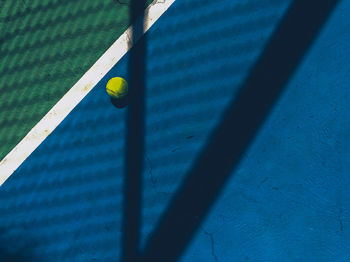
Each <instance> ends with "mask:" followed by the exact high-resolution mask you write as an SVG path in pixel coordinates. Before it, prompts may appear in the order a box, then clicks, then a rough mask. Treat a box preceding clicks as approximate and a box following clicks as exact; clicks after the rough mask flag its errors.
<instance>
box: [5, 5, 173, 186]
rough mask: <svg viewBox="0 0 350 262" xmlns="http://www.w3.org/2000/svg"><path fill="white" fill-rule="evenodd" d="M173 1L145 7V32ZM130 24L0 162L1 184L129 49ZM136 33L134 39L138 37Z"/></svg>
mask: <svg viewBox="0 0 350 262" xmlns="http://www.w3.org/2000/svg"><path fill="white" fill-rule="evenodd" d="M174 2H175V0H162V1H161V2H158V0H155V1H154V2H153V3H151V4H150V5H149V6H148V7H147V9H146V10H145V16H144V17H145V21H144V24H145V25H144V33H145V32H147V30H148V29H149V28H150V27H151V26H152V25H153V24H154V23H155V22H156V21H157V20H158V19H159V18H160V17H161V15H162V14H163V13H164V12H165V11H166V10H167V9H168V8H169V7H170V6H171V5H172V4H173V3H174ZM131 35H132V26H130V27H129V28H128V29H127V30H126V31H125V32H124V33H123V34H122V35H121V36H120V37H119V38H118V40H117V41H115V42H114V43H113V44H112V46H111V47H110V48H108V50H107V51H106V52H105V53H104V54H103V55H102V56H101V57H100V58H99V59H98V60H97V61H96V63H95V64H94V65H93V66H92V67H91V68H90V69H89V70H88V71H87V72H86V73H85V74H84V75H83V76H82V77H81V78H80V79H79V80H78V82H77V83H76V84H75V85H74V86H73V87H72V88H71V89H70V90H69V91H68V92H67V93H66V94H65V95H64V96H63V97H62V98H61V100H59V101H58V102H57V104H56V105H55V106H54V107H53V108H52V109H51V110H50V111H49V112H48V113H47V114H46V115H45V116H44V117H43V118H42V119H41V120H40V121H39V122H38V123H37V124H36V125H35V126H34V127H33V128H32V129H31V130H30V131H29V133H28V134H27V135H26V136H25V137H24V138H23V139H22V140H21V142H19V143H18V144H17V146H16V147H14V148H13V149H12V151H11V152H10V153H8V154H7V155H6V157H5V158H4V159H2V161H1V162H0V186H1V185H2V184H3V183H4V182H5V181H6V180H7V179H8V178H9V177H10V176H11V175H12V174H13V172H14V171H15V170H16V169H17V168H18V167H19V166H20V165H21V164H22V163H23V162H24V160H26V159H27V158H28V157H29V156H30V154H31V153H32V152H33V151H34V150H35V149H36V148H37V147H38V146H39V145H40V144H41V143H42V142H43V141H44V140H45V139H46V138H47V137H48V136H49V135H50V134H51V133H52V132H53V131H54V130H55V128H56V127H57V126H58V125H59V124H60V123H61V122H62V121H63V119H65V117H66V116H67V115H68V114H69V113H70V112H71V111H72V110H73V109H74V108H75V107H76V106H77V105H78V104H79V102H80V101H81V100H82V99H83V98H84V97H85V96H86V95H87V94H88V93H89V92H90V91H91V90H92V89H93V88H94V86H96V84H97V83H98V82H99V81H100V80H101V79H102V78H103V77H104V76H105V74H107V73H108V72H109V70H111V69H112V67H113V66H114V65H115V64H116V63H117V62H118V61H119V60H120V59H121V58H122V57H123V56H124V55H125V54H126V53H127V52H128V51H129V50H130V48H131V47H132V41H131ZM140 37H141V35H138V36H136V39H135V40H134V41H133V42H136V41H137V40H139V39H140Z"/></svg>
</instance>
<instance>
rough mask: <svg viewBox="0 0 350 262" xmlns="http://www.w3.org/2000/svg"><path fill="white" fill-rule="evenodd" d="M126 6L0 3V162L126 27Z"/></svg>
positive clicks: (101, 1) (54, 0) (102, 1)
mask: <svg viewBox="0 0 350 262" xmlns="http://www.w3.org/2000/svg"><path fill="white" fill-rule="evenodd" d="M129 2H130V1H129ZM129 2H128V1H126V4H120V3H118V2H117V1H113V0H110V1H106V0H96V1H95V0H94V1H84V0H77V1H67V0H51V1H49V0H43V1H42V0H34V1H26V0H23V1H22V0H15V1H10V0H3V1H1V2H0V5H1V9H0V57H1V59H0V76H1V77H0V93H1V96H0V126H1V129H0V160H1V159H3V158H4V157H5V156H6V154H7V153H9V152H10V151H11V150H12V148H13V147H14V146H15V145H16V144H17V143H18V142H20V141H21V139H22V138H23V137H24V136H25V135H26V134H27V133H28V132H29V131H30V130H31V129H32V128H33V126H34V125H35V124H36V123H37V122H38V121H39V120H40V119H41V118H42V117H43V116H44V115H45V114H46V113H47V112H48V111H49V110H50V109H51V108H52V107H53V106H54V105H55V104H56V102H57V101H58V100H59V99H60V98H61V97H62V96H63V95H64V94H65V93H66V92H67V91H68V90H69V89H70V88H71V87H72V86H73V85H74V84H75V83H76V82H77V81H78V80H79V78H80V77H81V76H82V75H83V74H84V73H85V72H86V71H87V70H88V69H89V68H90V67H91V66H92V65H93V64H94V63H95V62H96V60H97V59H98V58H99V57H100V56H101V55H102V54H103V53H104V52H105V51H106V50H107V49H108V48H109V47H110V46H111V44H112V43H113V42H114V41H115V40H116V39H118V37H119V36H120V35H121V34H122V33H123V32H124V31H125V30H126V29H127V28H128V26H129V24H130V22H129V7H130V5H129ZM150 2H151V1H148V3H150ZM123 3H124V2H123Z"/></svg>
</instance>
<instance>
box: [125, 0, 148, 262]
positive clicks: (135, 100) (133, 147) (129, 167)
mask: <svg viewBox="0 0 350 262" xmlns="http://www.w3.org/2000/svg"><path fill="white" fill-rule="evenodd" d="M145 5H146V3H145V1H144V0H133V1H131V6H130V18H131V22H132V24H133V27H132V36H131V41H132V43H133V44H134V46H133V48H132V49H131V53H130V60H129V95H128V103H129V104H128V112H127V130H126V132H127V134H126V165H125V166H126V170H125V171H126V172H125V183H124V190H125V191H124V197H125V199H124V218H123V239H122V261H126V262H131V261H133V262H134V261H137V258H138V254H139V242H140V219H141V182H142V168H143V150H144V148H143V147H144V92H145V81H144V78H145V51H146V39H145V37H144V36H143V37H142V35H143V32H144V19H145V17H144V10H145ZM140 37H141V39H140V40H139V41H137V39H139V38H140Z"/></svg>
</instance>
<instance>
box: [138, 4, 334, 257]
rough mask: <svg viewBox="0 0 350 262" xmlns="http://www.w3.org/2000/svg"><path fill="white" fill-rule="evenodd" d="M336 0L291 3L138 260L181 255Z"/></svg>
mask: <svg viewBox="0 0 350 262" xmlns="http://www.w3.org/2000/svg"><path fill="white" fill-rule="evenodd" d="M337 2H338V1H336V0H324V1H319V0H308V1H305V0H295V1H294V2H293V3H292V5H291V6H290V8H289V9H288V11H287V13H286V15H285V16H284V18H283V19H282V21H281V23H280V25H279V27H278V28H277V30H276V32H275V33H274V35H273V36H272V38H271V39H270V41H269V43H268V44H267V46H266V48H265V50H264V52H263V53H262V55H261V56H260V57H259V59H258V61H257V63H256V64H255V65H254V67H253V69H252V71H251V72H250V74H249V76H248V77H247V79H246V80H245V82H244V83H243V86H242V88H241V90H240V93H239V94H238V96H237V98H236V99H235V100H234V101H233V102H232V103H231V105H230V107H229V108H228V110H227V112H226V114H225V117H224V119H223V121H222V122H221V123H220V125H219V126H218V127H217V129H216V130H215V132H214V134H213V135H212V137H211V139H210V141H209V143H208V144H207V146H206V148H204V149H203V151H202V152H201V155H200V157H199V158H198V159H197V161H196V163H195V164H194V166H193V167H192V168H191V170H190V171H189V173H188V176H187V178H186V180H185V181H184V183H183V184H182V185H181V187H180V189H179V190H178V191H177V192H176V195H175V197H174V198H173V199H172V202H171V204H170V205H169V206H168V208H167V210H166V211H165V213H164V215H163V217H162V218H161V220H160V223H159V224H158V226H157V228H156V229H155V231H154V232H153V234H152V236H151V237H150V239H149V240H148V242H147V244H146V248H145V250H144V251H143V252H142V256H141V260H142V261H152V262H155V261H157V262H158V261H167V262H171V261H176V260H177V259H178V258H179V257H180V256H181V254H182V253H183V252H184V249H185V248H186V246H187V245H188V243H189V242H190V240H191V238H192V237H193V235H194V233H195V232H196V230H197V229H198V227H199V226H200V223H201V222H202V221H203V219H204V218H205V216H206V215H207V214H208V211H209V209H210V207H211V206H212V205H213V203H214V201H215V200H216V198H217V196H218V194H219V193H220V190H221V189H222V187H223V186H224V184H225V183H226V181H227V179H228V178H229V177H230V175H231V174H232V171H233V169H234V168H235V167H236V166H237V165H238V163H239V161H240V159H241V158H242V155H243V153H244V152H245V151H246V150H247V148H248V147H249V145H250V143H251V141H252V139H253V138H254V136H255V135H256V133H257V131H258V130H259V128H260V127H261V125H262V123H263V122H264V120H265V119H266V117H267V116H268V113H269V112H270V110H271V108H272V106H273V105H274V103H275V102H276V100H277V99H278V97H279V96H280V94H281V92H282V90H283V87H284V86H285V85H286V84H287V82H288V80H289V79H290V77H291V76H292V74H293V72H294V71H295V70H296V68H297V66H298V65H299V64H300V62H301V61H302V58H303V57H304V55H305V53H306V51H307V50H308V48H309V47H310V45H311V44H312V42H313V40H314V39H315V38H316V36H317V33H318V32H319V30H320V28H321V26H322V25H323V24H324V22H325V21H326V19H327V17H328V16H329V14H330V13H331V11H332V9H333V8H334V7H335V5H336V3H337Z"/></svg>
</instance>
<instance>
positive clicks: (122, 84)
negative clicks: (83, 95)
mask: <svg viewBox="0 0 350 262" xmlns="http://www.w3.org/2000/svg"><path fill="white" fill-rule="evenodd" d="M106 91H107V93H108V95H109V96H110V97H112V98H116V99H121V98H125V97H126V95H127V94H128V83H127V82H126V81H125V80H124V79H123V78H121V77H113V78H111V79H110V80H109V81H108V83H107V85H106Z"/></svg>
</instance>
